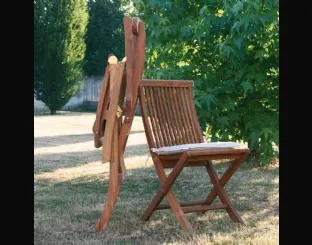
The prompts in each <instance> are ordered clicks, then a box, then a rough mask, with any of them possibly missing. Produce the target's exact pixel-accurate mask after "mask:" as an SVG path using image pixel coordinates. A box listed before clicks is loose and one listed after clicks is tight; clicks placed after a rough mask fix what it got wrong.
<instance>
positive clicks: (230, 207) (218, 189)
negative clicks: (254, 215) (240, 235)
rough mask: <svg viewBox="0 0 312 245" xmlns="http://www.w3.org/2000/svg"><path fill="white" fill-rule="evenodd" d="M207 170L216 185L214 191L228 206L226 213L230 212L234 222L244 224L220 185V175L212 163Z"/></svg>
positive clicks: (209, 162)
mask: <svg viewBox="0 0 312 245" xmlns="http://www.w3.org/2000/svg"><path fill="white" fill-rule="evenodd" d="M206 168H207V172H208V174H209V177H210V179H211V182H212V184H213V185H214V189H215V190H216V192H217V193H218V195H219V198H220V200H221V202H222V203H223V204H225V205H227V208H226V211H227V212H228V214H229V216H230V218H231V219H232V221H234V222H238V223H241V224H244V221H243V220H242V218H241V217H240V215H239V214H238V213H237V211H236V210H235V208H234V207H233V205H232V203H231V201H230V199H229V197H228V195H227V194H226V192H225V191H224V189H223V187H222V186H221V185H220V181H219V178H218V175H217V173H216V171H215V170H214V168H213V166H212V163H211V161H208V165H207V166H206Z"/></svg>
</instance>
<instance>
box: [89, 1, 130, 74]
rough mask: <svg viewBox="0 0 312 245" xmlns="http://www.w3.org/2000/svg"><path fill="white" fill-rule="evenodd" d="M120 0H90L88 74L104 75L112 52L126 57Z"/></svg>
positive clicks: (120, 56)
mask: <svg viewBox="0 0 312 245" xmlns="http://www.w3.org/2000/svg"><path fill="white" fill-rule="evenodd" d="M120 4H121V3H120V0H115V1H110V0H96V1H95V0H89V1H88V12H89V23H88V29H87V33H86V37H85V40H86V45H87V50H86V57H85V61H86V63H85V66H84V71H85V73H86V75H88V76H90V75H94V76H102V75H103V74H104V72H105V67H106V63H107V58H108V55H109V54H110V53H113V54H114V55H116V56H117V57H118V58H119V59H122V58H123V57H124V34H123V13H122V12H121V10H120Z"/></svg>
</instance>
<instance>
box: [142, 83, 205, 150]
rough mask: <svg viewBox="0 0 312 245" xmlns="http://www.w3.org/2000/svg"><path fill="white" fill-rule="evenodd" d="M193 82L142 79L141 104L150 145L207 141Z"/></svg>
mask: <svg viewBox="0 0 312 245" xmlns="http://www.w3.org/2000/svg"><path fill="white" fill-rule="evenodd" d="M193 86H194V82H193V81H180V80H141V81H140V86H139V100H140V108H141V114H142V119H143V123H144V128H145V133H146V138H147V141H148V145H149V147H150V148H159V147H163V146H172V145H182V144H191V143H202V142H204V139H203V135H202V132H201V130H200V126H199V123H198V118H197V115H196V110H195V105H194V99H193V95H192V87H193Z"/></svg>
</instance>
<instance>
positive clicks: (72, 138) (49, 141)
mask: <svg viewBox="0 0 312 245" xmlns="http://www.w3.org/2000/svg"><path fill="white" fill-rule="evenodd" d="M138 133H144V130H133V131H131V135H133V134H138ZM87 141H93V134H92V133H90V134H74V135H58V136H45V137H35V138H34V148H35V149H37V148H44V147H54V146H59V145H68V144H76V143H82V142H87Z"/></svg>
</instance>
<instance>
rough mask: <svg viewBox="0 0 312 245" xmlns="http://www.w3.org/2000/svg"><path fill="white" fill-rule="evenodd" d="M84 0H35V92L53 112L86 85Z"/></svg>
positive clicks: (37, 97)
mask: <svg viewBox="0 0 312 245" xmlns="http://www.w3.org/2000/svg"><path fill="white" fill-rule="evenodd" d="M87 21H88V13H87V9H86V2H85V0H35V1H34V94H35V97H36V99H38V100H41V101H42V102H44V103H45V104H46V105H47V106H48V107H49V109H50V110H51V114H55V112H56V110H58V109H60V108H61V107H62V106H64V105H65V104H66V103H67V102H68V100H69V99H70V98H71V97H72V96H73V95H74V94H75V93H77V91H78V90H79V88H80V87H81V86H82V85H83V82H82V72H83V60H84V54H85V48H86V45H85V43H84V35H85V29H86V25H87Z"/></svg>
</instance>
